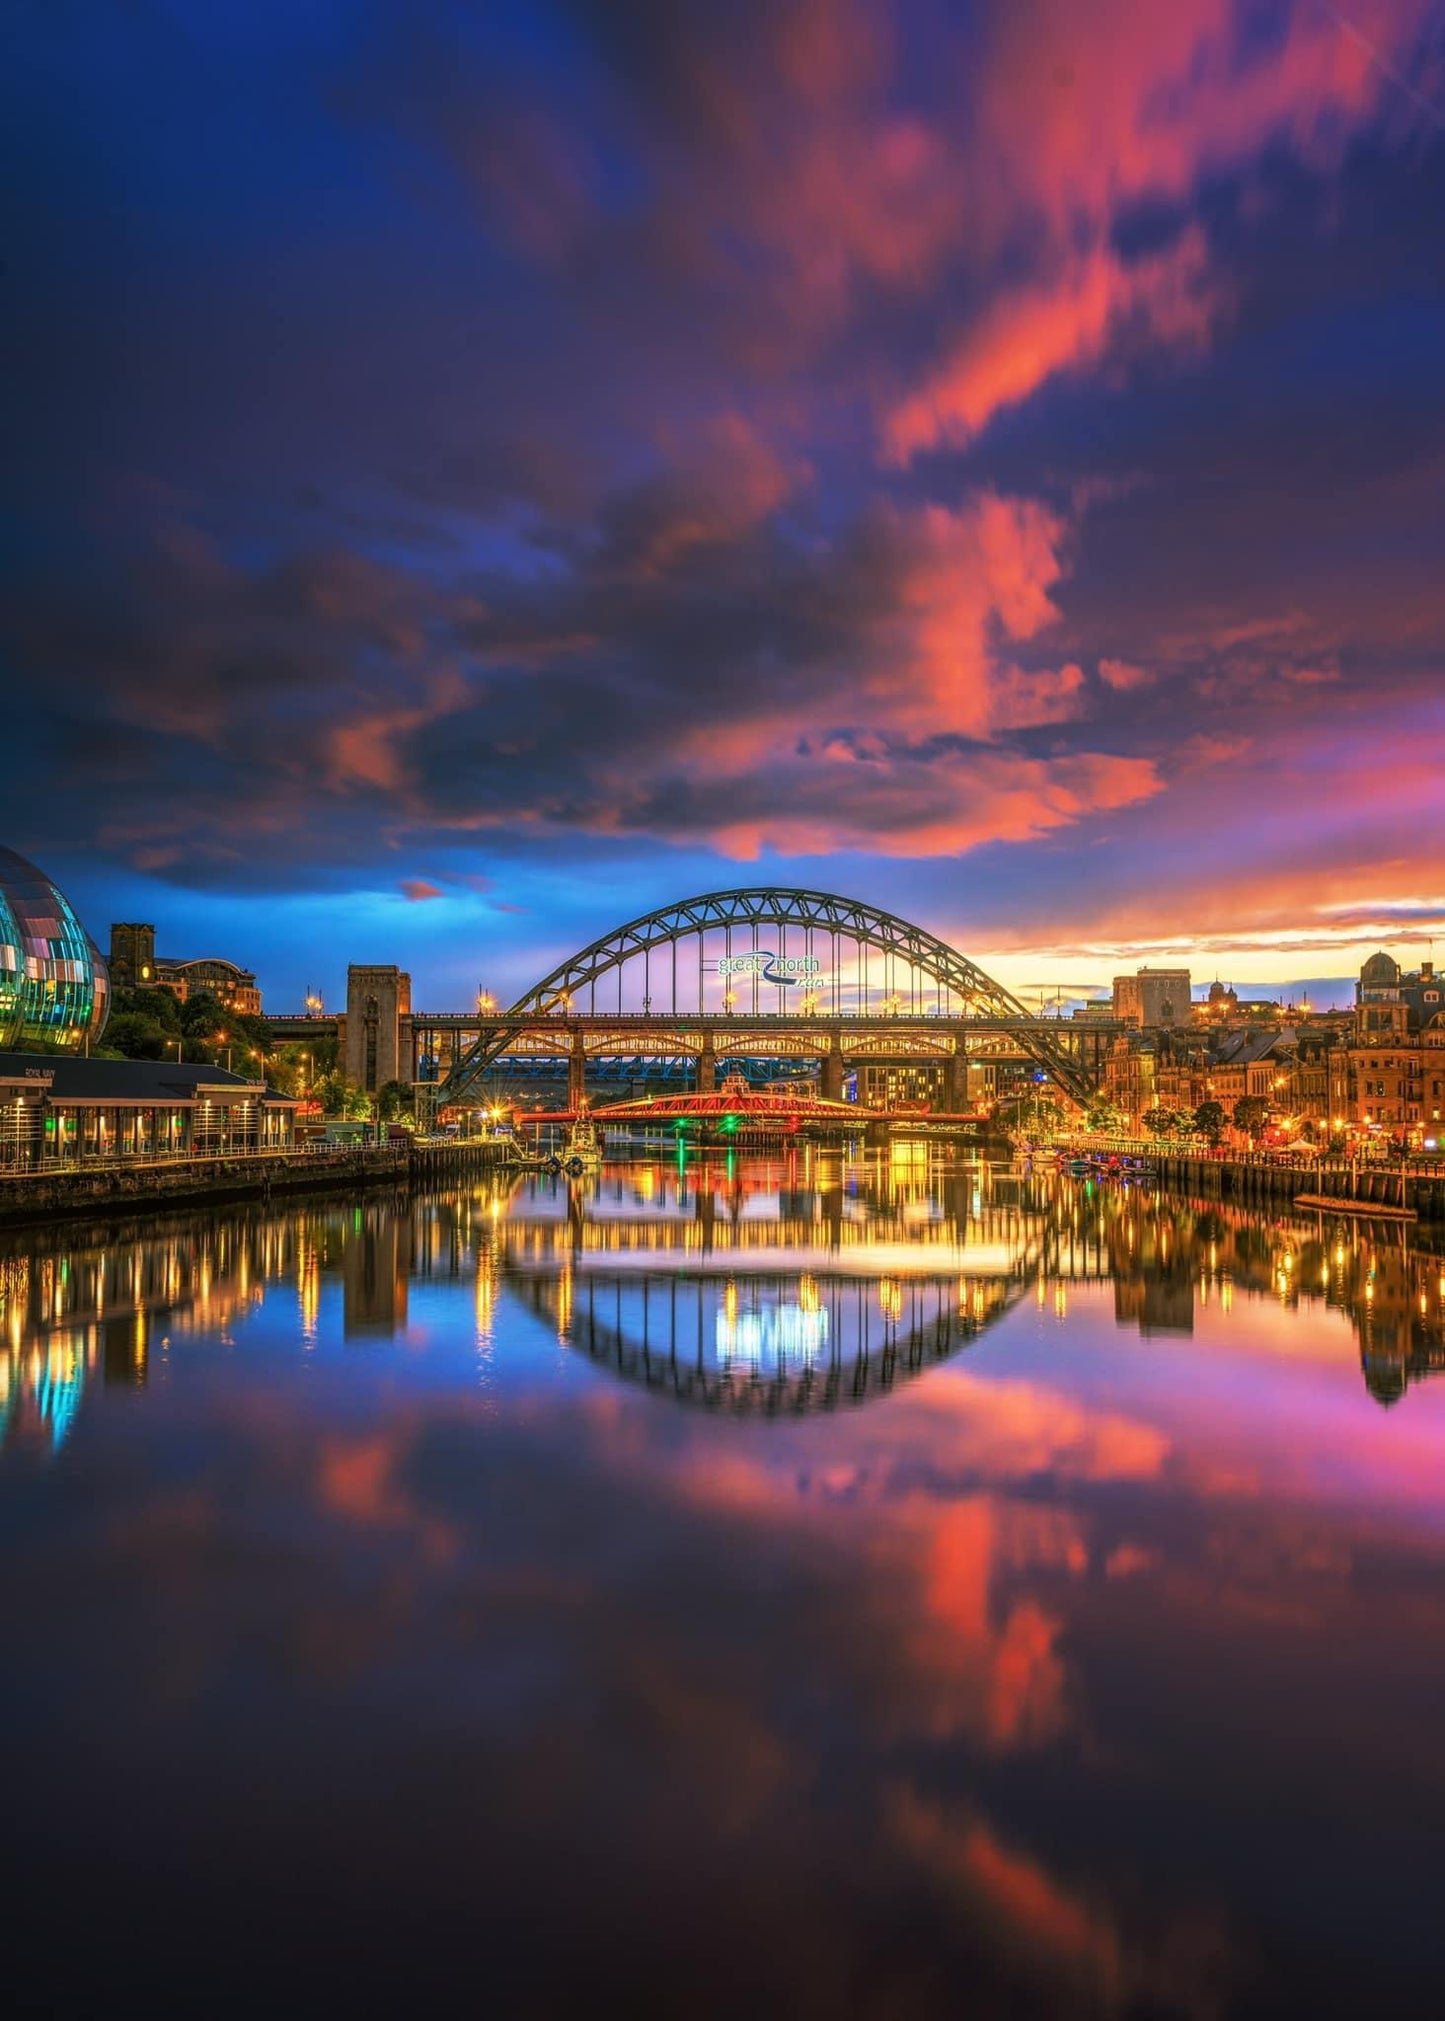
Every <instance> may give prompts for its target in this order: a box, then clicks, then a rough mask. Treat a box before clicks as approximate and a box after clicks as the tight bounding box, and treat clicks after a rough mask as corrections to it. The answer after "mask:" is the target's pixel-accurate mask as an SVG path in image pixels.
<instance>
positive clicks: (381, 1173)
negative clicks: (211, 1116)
mask: <svg viewBox="0 0 1445 2021" xmlns="http://www.w3.org/2000/svg"><path fill="white" fill-rule="evenodd" d="M504 1157H505V1153H504V1150H503V1147H502V1146H501V1145H499V1144H490V1143H480V1144H382V1145H372V1146H368V1147H367V1148H366V1149H364V1150H362V1149H356V1148H352V1147H338V1148H337V1149H336V1150H334V1151H307V1152H300V1151H295V1152H271V1153H269V1154H266V1155H261V1156H257V1157H254V1158H185V1159H174V1160H169V1161H166V1162H163V1163H161V1162H158V1163H155V1164H147V1163H139V1162H130V1163H126V1162H122V1161H116V1162H111V1163H106V1164H99V1163H97V1164H91V1165H72V1166H66V1167H64V1168H57V1169H56V1170H54V1171H43V1170H42V1171H39V1172H25V1173H16V1174H6V1175H3V1176H0V1226H7V1225H14V1224H18V1223H25V1222H35V1221H58V1220H61V1219H63V1218H65V1217H67V1216H70V1215H76V1214H114V1213H117V1212H124V1211H126V1210H128V1209H129V1210H131V1211H134V1210H136V1209H149V1208H150V1207H152V1206H154V1207H162V1206H170V1205H176V1206H192V1207H202V1206H206V1205H208V1204H209V1203H210V1202H212V1201H217V1202H219V1201H224V1200H270V1199H273V1198H279V1197H281V1196H282V1195H285V1194H289V1193H318V1192H325V1191H335V1190H337V1189H341V1188H349V1187H353V1186H405V1185H409V1184H411V1183H412V1182H413V1181H414V1180H417V1181H420V1180H433V1179H446V1178H448V1177H451V1176H453V1175H460V1174H461V1173H464V1172H468V1171H476V1170H490V1169H492V1168H494V1167H496V1166H499V1165H501V1164H502V1163H503V1162H504Z"/></svg>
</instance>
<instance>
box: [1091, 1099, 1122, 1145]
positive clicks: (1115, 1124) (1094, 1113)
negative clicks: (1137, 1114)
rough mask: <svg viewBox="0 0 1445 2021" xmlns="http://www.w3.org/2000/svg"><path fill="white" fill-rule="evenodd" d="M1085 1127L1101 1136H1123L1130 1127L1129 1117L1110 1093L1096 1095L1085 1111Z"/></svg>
mask: <svg viewBox="0 0 1445 2021" xmlns="http://www.w3.org/2000/svg"><path fill="white" fill-rule="evenodd" d="M1084 1127H1085V1129H1087V1130H1093V1131H1095V1132H1096V1133H1097V1134H1098V1135H1100V1136H1107V1137H1121V1136H1123V1135H1124V1134H1125V1132H1126V1131H1127V1130H1128V1127H1129V1118H1128V1117H1127V1116H1126V1115H1125V1113H1124V1111H1123V1110H1122V1109H1121V1108H1120V1107H1119V1104H1118V1103H1117V1102H1115V1101H1112V1100H1111V1099H1110V1097H1109V1096H1108V1095H1094V1096H1093V1097H1092V1098H1091V1099H1090V1102H1089V1105H1088V1107H1087V1108H1086V1109H1085V1111H1084Z"/></svg>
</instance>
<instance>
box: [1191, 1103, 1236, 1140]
mask: <svg viewBox="0 0 1445 2021" xmlns="http://www.w3.org/2000/svg"><path fill="white" fill-rule="evenodd" d="M1228 1120H1229V1118H1228V1117H1227V1116H1226V1115H1225V1113H1224V1104H1223V1102H1201V1103H1200V1104H1199V1107H1198V1108H1197V1109H1196V1110H1195V1111H1194V1127H1195V1129H1196V1130H1197V1131H1198V1132H1199V1134H1200V1136H1201V1137H1207V1138H1208V1139H1209V1142H1210V1143H1211V1144H1217V1143H1218V1142H1219V1140H1220V1138H1221V1137H1222V1136H1223V1135H1224V1126H1225V1124H1226V1123H1227V1122H1228Z"/></svg>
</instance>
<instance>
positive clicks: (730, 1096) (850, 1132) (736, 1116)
mask: <svg viewBox="0 0 1445 2021" xmlns="http://www.w3.org/2000/svg"><path fill="white" fill-rule="evenodd" d="M580 1115H585V1116H587V1117H588V1118H589V1119H590V1120H591V1121H592V1122H593V1123H594V1124H595V1125H596V1127H597V1129H598V1130H599V1131H600V1132H602V1133H603V1135H604V1136H605V1135H606V1133H607V1132H608V1131H615V1132H618V1133H626V1134H628V1135H631V1134H633V1133H641V1134H645V1133H647V1132H649V1131H652V1130H671V1131H673V1132H674V1133H675V1134H676V1135H677V1136H678V1137H684V1136H686V1137H690V1138H691V1139H692V1140H693V1141H695V1142H698V1143H702V1144H709V1143H717V1144H748V1143H753V1144H764V1143H765V1144H777V1143H779V1142H787V1141H788V1140H789V1139H791V1138H807V1139H809V1140H813V1139H817V1138H820V1137H822V1138H829V1137H831V1138H844V1137H856V1136H858V1135H859V1134H860V1133H861V1132H862V1131H863V1130H864V1128H865V1127H866V1126H867V1125H869V1124H870V1123H871V1122H876V1121H877V1120H879V1119H878V1118H877V1117H876V1116H874V1115H872V1114H871V1113H870V1112H869V1111H868V1110H867V1109H860V1107H859V1106H858V1104H857V1103H856V1102H831V1101H827V1100H825V1099H824V1098H823V1097H822V1096H819V1095H810V1094H807V1093H804V1092H801V1091H799V1092H794V1091H792V1090H790V1089H784V1088H752V1087H749V1085H748V1083H747V1082H746V1081H745V1080H743V1078H742V1077H741V1075H736V1074H730V1075H729V1076H728V1078H727V1079H726V1080H725V1081H724V1082H723V1084H722V1086H721V1087H720V1088H718V1089H716V1090H715V1091H714V1092H712V1093H710V1094H696V1093H686V1092H682V1093H676V1094H661V1095H647V1096H644V1097H643V1098H642V1099H641V1100H639V1101H632V1102H612V1103H609V1104H608V1106H607V1107H606V1108H601V1107H598V1108H589V1109H583V1110H574V1109H562V1110H554V1111H552V1112H551V1113H549V1114H545V1115H533V1116H527V1115H521V1116H519V1117H518V1118H517V1122H518V1126H519V1127H520V1128H522V1129H532V1128H537V1127H543V1128H545V1127H546V1126H548V1125H551V1124H557V1123H571V1122H575V1121H576V1120H577V1118H578V1117H579V1116H580ZM932 1120H933V1121H934V1122H935V1123H939V1122H942V1121H944V1120H947V1121H948V1122H951V1123H954V1124H957V1125H958V1126H960V1127H963V1126H973V1125H977V1124H981V1123H983V1122H985V1121H986V1119H985V1118H984V1117H983V1116H981V1115H968V1116H956V1117H949V1118H947V1119H944V1118H941V1117H934V1118H933V1119H932Z"/></svg>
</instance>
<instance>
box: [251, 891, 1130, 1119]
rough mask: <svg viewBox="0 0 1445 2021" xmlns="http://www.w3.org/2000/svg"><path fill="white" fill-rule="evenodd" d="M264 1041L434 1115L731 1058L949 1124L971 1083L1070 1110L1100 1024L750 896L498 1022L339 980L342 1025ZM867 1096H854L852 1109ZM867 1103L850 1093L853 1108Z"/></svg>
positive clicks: (799, 903) (877, 920)
mask: <svg viewBox="0 0 1445 2021" xmlns="http://www.w3.org/2000/svg"><path fill="white" fill-rule="evenodd" d="M268 1022H269V1023H270V1025H271V1027H272V1030H273V1032H274V1033H275V1035H276V1036H277V1038H279V1039H283V1040H284V1039H287V1038H290V1039H293V1040H296V1041H299V1042H301V1043H305V1042H307V1041H308V1040H311V1039H315V1038H320V1037H323V1036H326V1035H327V1034H329V1033H330V1034H334V1033H338V1032H339V1034H340V1036H341V1037H342V1039H343V1041H344V1058H345V1065H346V1070H347V1072H348V1073H349V1074H350V1075H351V1077H352V1078H354V1079H356V1080H359V1081H360V1082H361V1083H362V1084H363V1085H364V1086H367V1087H371V1088H375V1087H378V1086H380V1085H381V1083H382V1082H383V1081H386V1080H391V1079H401V1080H411V1081H413V1082H415V1083H417V1084H418V1087H419V1089H420V1090H424V1091H425V1094H426V1098H427V1099H428V1100H429V1101H430V1102H431V1103H433V1104H434V1105H435V1106H436V1107H437V1108H441V1107H445V1106H447V1105H449V1104H466V1103H468V1102H480V1101H482V1100H484V1099H486V1097H487V1093H488V1091H489V1090H491V1089H493V1088H495V1087H497V1086H498V1085H499V1084H507V1083H511V1084H512V1085H516V1084H517V1083H518V1082H520V1081H525V1079H526V1078H527V1077H528V1076H529V1074H537V1073H540V1072H542V1071H544V1070H548V1071H552V1072H555V1073H557V1074H559V1075H560V1071H561V1064H562V1062H564V1061H565V1063H566V1072H567V1087H568V1096H569V1100H570V1101H571V1102H572V1103H573V1104H574V1105H575V1103H576V1102H577V1101H578V1100H580V1099H581V1097H582V1096H583V1094H584V1092H585V1091H586V1090H587V1088H588V1086H589V1084H591V1085H592V1086H593V1087H594V1088H595V1087H596V1086H597V1085H598V1083H599V1081H600V1080H601V1079H602V1078H603V1077H604V1076H605V1074H606V1071H607V1068H608V1067H609V1066H612V1067H613V1068H614V1069H615V1068H616V1066H617V1063H626V1064H627V1065H629V1066H630V1067H631V1068H632V1069H633V1070H634V1071H640V1072H642V1073H648V1072H658V1071H661V1072H667V1071H670V1072H671V1074H672V1076H673V1078H674V1079H677V1080H681V1081H683V1082H684V1083H686V1084H688V1085H690V1086H692V1087H694V1088H696V1089H697V1090H698V1091H699V1092H708V1091H710V1090H712V1089H713V1088H714V1087H715V1086H716V1085H717V1079H718V1066H719V1062H723V1063H724V1065H725V1069H726V1067H728V1066H731V1065H733V1064H735V1063H737V1062H739V1061H742V1060H752V1061H759V1060H762V1061H768V1062H772V1063H775V1064H776V1067H777V1070H778V1071H779V1072H780V1073H787V1072H788V1071H789V1070H790V1069H791V1070H792V1071H794V1072H797V1073H807V1074H811V1075H816V1077H817V1080H818V1082H819V1089H820V1092H821V1094H822V1095H823V1096H824V1097H825V1098H829V1099H833V1100H836V1099H839V1098H840V1097H841V1096H842V1094H843V1091H844V1081H845V1078H846V1077H847V1076H848V1075H849V1074H853V1073H857V1074H858V1075H859V1078H860V1083H863V1084H866V1087H867V1089H868V1091H869V1093H870V1094H871V1095H873V1096H875V1097H877V1098H879V1099H887V1097H888V1096H889V1095H890V1094H891V1093H892V1092H893V1091H895V1090H896V1091H897V1092H898V1093H899V1094H900V1095H909V1096H914V1097H917V1096H922V1097H923V1099H925V1100H926V1101H928V1103H929V1104H930V1105H931V1106H932V1107H934V1108H937V1109H941V1110H945V1111H948V1112H950V1113H958V1112H961V1111H963V1110H964V1109H966V1108H967V1107H968V1106H969V1105H970V1102H971V1101H973V1100H975V1099H976V1098H977V1095H978V1093H979V1092H980V1088H979V1081H980V1076H981V1075H982V1074H983V1073H985V1072H987V1073H988V1074H989V1075H990V1076H992V1075H993V1074H996V1073H999V1072H1002V1073H1003V1075H1004V1076H1005V1077H1006V1078H1012V1079H1014V1080H1017V1081H1020V1082H1022V1081H1024V1080H1026V1079H1030V1078H1031V1079H1032V1080H1033V1081H1034V1082H1036V1083H1037V1082H1048V1083H1051V1084H1052V1085H1053V1086H1054V1087H1055V1088H1056V1089H1058V1090H1059V1091H1060V1092H1061V1093H1063V1094H1064V1095H1066V1096H1069V1097H1071V1098H1073V1099H1075V1100H1080V1101H1082V1100H1084V1099H1086V1098H1087V1096H1088V1095H1089V1094H1090V1093H1091V1092H1092V1091H1093V1090H1094V1089H1095V1088H1096V1087H1097V1086H1098V1084H1099V1080H1100V1077H1101V1070H1102V1064H1103V1055H1104V1053H1105V1051H1106V1050H1107V1047H1108V1045H1109V1043H1110V1041H1111V1039H1112V1037H1113V1035H1114V1027H1113V1026H1112V1025H1105V1024H1102V1023H1093V1022H1091V1023H1090V1024H1089V1025H1087V1026H1079V1025H1075V1024H1072V1023H1070V1022H1068V1021H1066V1020H1063V1019H1059V1018H1042V1017H1038V1016H1035V1015H1034V1014H1032V1013H1031V1012H1030V1011H1029V1010H1028V1009H1027V1007H1026V1006H1025V1005H1024V1004H1023V1003H1021V1002H1020V1001H1019V1000H1018V998H1017V997H1015V996H1013V995H1011V994H1010V993H1009V991H1007V990H1006V989H1004V988H1003V986H1002V985H1001V984H999V983H997V982H995V981H994V980H993V978H992V977H991V976H988V975H986V974H985V973H984V971H983V970H982V969H980V968H979V967H978V966H977V964H976V963H974V962H973V961H971V960H970V959H969V958H968V957H967V956H966V955H963V954H960V953H959V952H958V950H957V949H955V948H953V947H950V946H949V945H948V943H947V942H946V941H943V940H940V939H939V938H938V937H937V935H935V934H932V933H929V932H928V931H927V930H926V929H925V928H923V927H920V926H916V925H914V924H912V923H911V922H909V921H908V920H904V919H900V918H898V917H897V916H896V915H895V914H893V913H889V912H884V911H882V910H880V909H879V908H878V907H876V906H873V905H868V904H866V903H864V902H862V901H861V900H857V899H848V898H841V897H838V896H836V895H834V894H832V893H829V892H820V891H808V890H793V889H785V888H781V887H776V886H756V887H749V888H747V889H741V890H737V891H720V892H709V893H705V894H703V895H702V896H700V897H697V898H690V899H684V900H682V901H681V902H680V903H678V904H675V905H671V906H666V907H663V908H661V909H660V910H658V911H655V912H650V913H646V914H644V915H643V916H642V917H640V918H637V919H633V920H629V921H627V922H626V923H625V924H624V925H622V926H619V927H616V928H614V929H613V930H612V931H611V932H610V933H606V934H603V935H601V936H600V937H599V938H598V939H596V940H594V941H592V942H590V943H589V944H588V946H586V947H584V948H582V949H580V950H579V951H578V952H577V953H576V954H574V955H572V956H570V957H569V958H568V959H567V960H566V961H563V962H560V963H558V964H557V966H556V967H554V968H553V969H552V970H551V971H550V973H549V974H547V975H545V976H544V977H543V978H542V980H541V981H540V982H538V983H536V984H534V985H533V987H532V988H531V989H530V990H528V991H527V992H526V993H525V994H524V995H523V996H521V997H519V998H518V999H517V1001H516V1002H515V1003H513V1004H511V1005H510V1006H508V1007H507V1008H506V1009H505V1010H503V1009H500V1008H494V1007H492V1006H491V1005H490V1003H489V1002H488V1001H487V1000H486V999H485V998H483V999H481V1001H480V1004H479V1007H478V1008H477V1009H474V1010H470V1011H434V1012H426V1011H413V1010H412V1008H411V1000H410V978H409V977H407V976H406V975H405V974H403V972H402V971H400V970H398V969H395V968H384V967H353V968H352V969H351V971H350V974H349V978H348V992H347V1009H346V1014H345V1017H344V1018H341V1019H330V1020H326V1019H313V1018H281V1017H276V1018H271V1019H269V1020H268ZM863 1093H864V1087H863V1086H860V1094H863ZM866 1098H867V1096H865V1099H866Z"/></svg>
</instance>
